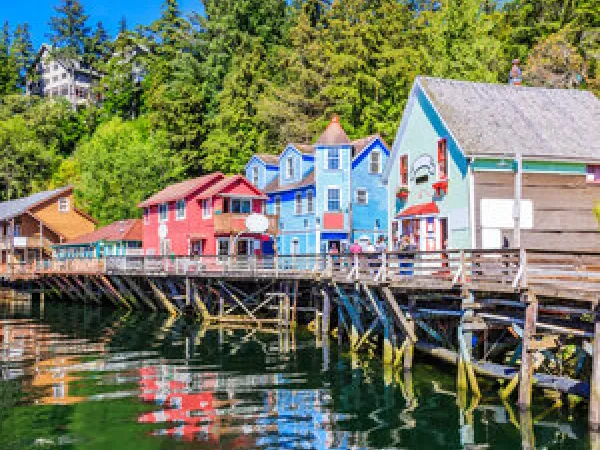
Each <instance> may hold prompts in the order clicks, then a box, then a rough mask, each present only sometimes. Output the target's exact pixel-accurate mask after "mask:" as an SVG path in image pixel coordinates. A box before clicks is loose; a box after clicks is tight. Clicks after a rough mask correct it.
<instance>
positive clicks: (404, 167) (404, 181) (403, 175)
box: [400, 155, 408, 186]
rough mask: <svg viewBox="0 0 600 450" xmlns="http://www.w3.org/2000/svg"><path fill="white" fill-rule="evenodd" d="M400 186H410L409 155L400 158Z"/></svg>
mask: <svg viewBox="0 0 600 450" xmlns="http://www.w3.org/2000/svg"><path fill="white" fill-rule="evenodd" d="M400 185H401V186H407V185H408V155H401V156H400Z"/></svg>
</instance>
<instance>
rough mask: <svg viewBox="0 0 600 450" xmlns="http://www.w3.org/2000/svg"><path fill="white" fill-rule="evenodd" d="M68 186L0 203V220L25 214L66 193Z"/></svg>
mask: <svg viewBox="0 0 600 450" xmlns="http://www.w3.org/2000/svg"><path fill="white" fill-rule="evenodd" d="M70 189H71V187H70V186H67V187H61V188H58V189H54V190H52V191H44V192H36V193H35V194H33V195H30V196H29V197H23V198H18V199H15V200H9V201H6V202H1V203H0V220H8V219H12V218H13V217H16V216H19V215H21V214H23V213H25V212H27V211H28V210H29V209H30V208H32V207H33V206H35V205H37V204H38V203H42V202H45V201H46V200H49V199H51V198H53V197H56V196H57V195H59V194H61V193H63V192H67V191H69V190H70Z"/></svg>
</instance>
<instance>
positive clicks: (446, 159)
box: [384, 77, 600, 251]
mask: <svg viewBox="0 0 600 450" xmlns="http://www.w3.org/2000/svg"><path fill="white" fill-rule="evenodd" d="M598 117H600V100H598V98H596V97H595V96H594V94H592V93H591V92H585V91H581V90H576V89H546V88H534V87H524V86H516V85H507V84H504V85H502V84H487V83H474V82H467V81H456V80H446V79H441V78H431V77H417V78H416V79H415V82H414V85H413V87H412V90H411V93H410V96H409V98H408V102H407V104H406V109H405V111H404V114H403V117H402V121H401V123H400V127H399V129H398V132H397V135H396V139H395V141H394V145H393V149H392V156H391V157H390V159H389V162H388V164H387V166H386V168H385V170H384V180H385V182H386V185H387V187H388V213H389V217H388V227H389V229H390V247H391V248H396V247H398V242H399V240H400V238H401V237H402V236H407V237H408V238H409V239H410V241H411V243H412V245H413V246H415V247H416V248H417V249H419V250H424V251H427V250H433V251H436V250H441V249H446V248H447V249H465V248H490V249H493V248H501V247H507V246H508V247H519V246H522V247H526V248H545V249H565V250H567V249H569V250H573V249H582V250H583V249H590V248H598V247H600V231H599V230H598V224H597V222H596V220H595V218H594V215H593V214H592V210H593V206H594V201H593V199H597V198H600V126H598ZM517 205H518V206H517Z"/></svg>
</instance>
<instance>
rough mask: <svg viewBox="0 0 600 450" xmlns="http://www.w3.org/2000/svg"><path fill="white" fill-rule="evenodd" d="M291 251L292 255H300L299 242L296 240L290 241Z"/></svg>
mask: <svg viewBox="0 0 600 450" xmlns="http://www.w3.org/2000/svg"><path fill="white" fill-rule="evenodd" d="M291 251H292V255H298V254H300V240H298V238H294V239H292V248H291Z"/></svg>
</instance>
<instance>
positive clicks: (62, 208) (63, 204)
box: [58, 197, 70, 212]
mask: <svg viewBox="0 0 600 450" xmlns="http://www.w3.org/2000/svg"><path fill="white" fill-rule="evenodd" d="M69 208H70V202H69V198H68V197H61V198H59V199H58V212H69Z"/></svg>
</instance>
